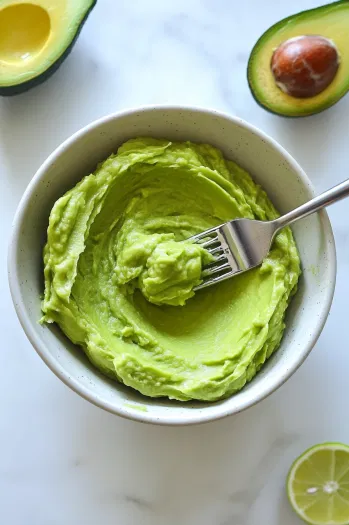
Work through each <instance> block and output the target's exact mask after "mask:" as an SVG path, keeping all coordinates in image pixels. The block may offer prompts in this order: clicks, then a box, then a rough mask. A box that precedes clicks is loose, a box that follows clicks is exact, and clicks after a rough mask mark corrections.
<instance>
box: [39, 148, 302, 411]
mask: <svg viewBox="0 0 349 525" xmlns="http://www.w3.org/2000/svg"><path fill="white" fill-rule="evenodd" d="M277 216H278V214H277V212H276V210H275V208H274V207H273V205H272V204H271V202H270V200H269V199H268V197H267V195H266V194H265V192H264V191H263V190H262V189H261V188H260V187H259V186H257V185H256V184H255V183H254V182H253V180H252V179H251V177H250V175H249V174H248V173H247V172H246V171H244V170H243V169H242V168H240V167H239V166H238V165H237V164H236V163H234V162H233V161H229V160H225V159H224V158H223V156H222V154H221V153H220V152H219V151H218V150H217V149H215V148H213V147H212V146H209V145H205V144H192V143H189V142H185V143H174V142H170V141H168V140H158V139H151V138H138V139H132V140H129V141H128V142H126V143H125V144H123V145H122V146H121V147H120V148H119V150H118V152H117V154H116V155H111V156H110V157H109V158H108V159H107V160H106V161H105V162H103V163H101V164H100V165H99V166H98V167H97V169H96V171H95V172H94V173H93V174H91V175H88V176H87V177H85V178H84V179H83V180H82V181H81V182H79V183H78V184H77V185H76V186H75V187H74V188H73V189H71V190H70V191H68V192H67V193H66V194H65V195H64V196H63V197H61V198H60V199H59V200H58V201H57V202H56V203H55V205H54V207H53V209H52V211H51V215H50V220H49V227H48V232H47V234H48V237H47V244H46V246H45V250H44V265H45V296H44V300H43V303H42V310H43V313H44V316H43V321H45V322H48V323H52V322H56V323H58V325H59V326H60V327H61V329H62V330H63V332H64V333H65V334H66V335H67V336H68V337H69V339H71V341H73V342H74V343H76V344H78V345H80V346H82V348H83V349H84V351H85V352H86V354H87V356H88V358H89V359H90V360H91V362H92V363H93V364H94V365H95V366H96V367H98V368H99V369H100V370H101V371H102V372H103V373H104V374H106V375H108V376H109V377H112V378H114V379H117V380H118V381H121V382H122V383H124V384H126V385H128V386H130V387H132V388H135V389H136V390H138V391H140V392H141V393H142V394H145V395H147V396H153V397H156V396H168V397H169V398H174V399H179V400H189V399H199V400H204V401H214V400H217V399H220V398H224V397H227V396H229V395H231V394H233V393H234V392H237V391H238V390H240V389H241V388H242V387H243V386H244V385H245V383H246V382H247V381H250V380H251V379H252V378H253V376H254V375H255V374H256V373H257V372H258V370H259V369H260V368H261V366H262V365H263V363H264V362H265V361H266V359H268V357H269V356H270V355H271V354H272V353H273V352H274V351H275V350H276V349H277V348H278V346H279V344H280V341H281V338H282V335H283V331H284V327H285V324H284V316H285V312H286V309H287V307H288V304H289V301H290V298H291V296H292V295H293V294H294V292H295V291H296V286H297V281H298V277H299V274H300V263H299V256H298V252H297V248H296V245H295V242H294V239H293V236H292V233H291V230H290V229H289V228H286V229H284V230H283V231H282V232H281V233H279V234H278V236H277V237H276V239H275V241H274V244H273V247H272V249H271V251H270V253H269V255H268V257H267V258H266V259H265V261H264V263H263V265H262V266H261V267H259V268H256V269H254V270H251V271H249V272H246V273H244V274H242V275H239V276H236V277H234V278H233V279H230V280H227V281H225V282H223V283H221V284H219V285H216V286H213V287H210V288H206V289H204V290H202V291H200V292H197V293H196V294H195V296H194V293H193V291H192V290H193V287H195V285H196V284H197V283H198V282H199V281H200V272H201V267H202V265H203V264H206V263H207V262H209V261H210V255H209V254H208V253H207V252H206V251H205V250H203V249H202V248H200V247H198V246H195V245H193V244H191V243H190V242H188V241H186V239H188V237H190V236H191V235H194V234H196V233H198V232H201V231H203V230H205V229H207V228H211V227H213V226H216V225H218V224H221V223H222V222H225V221H228V220H231V219H234V218H237V217H247V218H257V219H260V220H271V219H274V218H276V217H277ZM188 299H189V300H188Z"/></svg>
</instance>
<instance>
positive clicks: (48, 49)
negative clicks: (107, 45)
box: [0, 0, 96, 95]
mask: <svg viewBox="0 0 349 525" xmlns="http://www.w3.org/2000/svg"><path fill="white" fill-rule="evenodd" d="M95 4H96V0H33V1H32V2H31V1H28V0H27V1H24V2H21V1H18V0H0V95H17V94H18V93H23V92H24V91H27V90H28V89H30V88H32V87H34V86H36V85H37V84H41V83H42V82H44V80H46V79H47V78H48V77H49V76H50V75H52V73H54V72H55V71H56V70H57V69H58V67H59V66H60V64H61V63H62V62H63V60H64V59H65V58H66V56H67V55H68V54H69V52H70V51H71V49H72V47H73V45H74V43H75V41H76V39H77V37H78V35H79V33H80V31H81V28H82V26H83V24H84V22H85V20H86V18H87V16H88V14H89V13H90V11H91V9H92V8H93V7H94V5H95Z"/></svg>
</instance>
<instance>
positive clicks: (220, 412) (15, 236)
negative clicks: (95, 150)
mask: <svg viewBox="0 0 349 525" xmlns="http://www.w3.org/2000/svg"><path fill="white" fill-rule="evenodd" d="M154 110H155V111H161V112H166V111H168V112H170V111H182V112H192V113H195V112H197V113H205V114H206V115H209V116H215V117H218V118H221V119H225V120H227V121H230V122H233V123H235V124H238V125H239V126H241V127H243V128H245V129H247V130H248V131H250V132H251V133H254V134H255V135H257V136H258V137H259V138H261V139H262V140H264V141H265V142H266V143H268V144H269V145H270V146H272V148H273V149H275V150H277V151H278V152H279V153H280V154H281V155H282V156H283V157H284V158H285V159H286V160H287V162H288V164H289V165H290V166H291V168H292V169H293V170H294V172H296V173H297V175H298V177H299V178H300V179H301V182H302V184H303V185H304V186H306V187H307V188H308V190H309V192H310V193H311V194H312V195H313V196H315V191H314V187H313V185H312V183H311V181H310V179H309V178H308V177H307V175H306V173H305V172H304V170H303V169H302V168H301V166H300V165H299V164H298V162H297V161H296V160H295V159H294V158H293V157H292V155H291V154H290V153H288V152H287V151H286V149H285V148H284V147H283V146H281V145H280V144H279V143H278V142H277V141H276V140H275V139H273V138H272V137H270V136H269V135H268V134H267V133H265V132H264V131H262V130H260V129H259V128H258V127H256V126H254V125H253V124H250V123H248V122H246V121H245V120H243V119H241V118H239V117H237V116H231V115H229V114H227V113H224V112H222V111H219V110H215V109H209V108H202V107H199V106H190V105H179V104H148V105H142V106H139V107H131V108H127V109H124V110H121V111H117V112H113V113H110V114H108V115H105V116H104V117H101V118H99V119H97V120H94V121H93V122H91V123H89V124H87V125H86V126H84V127H82V128H80V129H79V130H78V131H76V132H75V133H73V134H72V135H71V136H69V137H68V138H67V139H65V140H64V141H63V142H62V143H61V144H60V145H59V146H58V147H57V148H56V149H55V150H54V151H53V152H52V153H51V154H50V155H49V156H48V157H47V159H46V160H45V161H44V162H43V163H42V164H41V166H40V167H39V168H38V170H37V171H36V173H35V175H34V176H33V178H32V179H31V181H30V182H29V184H28V186H27V187H26V189H25V191H24V193H23V195H22V197H21V199H20V202H19V204H18V206H17V209H16V213H15V215H14V218H13V222H12V227H11V234H10V242H9V247H8V257H7V272H8V280H9V287H10V292H11V297H12V301H13V304H14V307H15V311H16V314H17V317H18V319H19V321H20V324H21V325H22V328H23V330H24V332H25V334H26V336H27V338H28V339H29V341H30V343H31V345H32V346H33V348H34V349H35V350H36V352H37V353H38V354H39V356H40V357H41V359H42V360H43V361H44V362H45V363H46V365H47V366H48V367H49V368H50V369H51V371H52V372H53V373H54V374H55V375H56V376H57V377H58V378H59V379H61V380H62V381H63V382H64V383H65V384H66V385H67V386H68V387H69V388H71V389H72V390H73V391H75V392H76V393H77V394H79V395H80V396H81V397H83V398H84V399H86V400H87V401H90V402H91V403H92V404H94V405H95V406H98V407H100V408H102V409H104V410H106V411H108V412H110V413H112V414H116V415H119V416H121V417H123V418H126V419H130V420H133V421H139V422H143V423H153V424H161V425H169V426H184V425H193V424H201V423H207V422H210V421H215V420H219V419H222V418H224V417H227V416H230V415H233V414H236V413H239V412H241V411H243V410H245V409H247V408H249V407H251V406H254V405H256V404H257V403H259V402H260V401H262V400H263V399H265V398H266V397H268V396H269V395H270V394H272V393H273V392H275V391H276V390H277V389H278V388H279V387H280V386H282V385H283V384H284V383H285V382H286V381H287V379H289V378H290V377H291V376H292V375H293V374H294V372H295V371H296V370H297V369H298V368H299V367H300V365H301V364H302V363H303V362H304V360H305V359H306V357H307V356H308V354H309V353H310V352H311V350H312V348H313V347H314V345H315V343H316V342H317V340H318V338H319V336H320V334H321V332H322V329H323V327H324V325H325V323H326V320H327V317H328V314H329V312H330V308H331V304H332V300H333V295H334V290H335V283H336V272H337V257H336V247H335V240H334V236H333V231H332V227H331V223H330V220H329V217H328V214H327V212H326V211H325V210H321V211H320V212H319V214H320V216H321V219H322V221H321V225H322V230H323V232H324V236H325V239H326V240H327V243H326V244H327V254H328V271H329V276H330V278H329V282H328V284H327V286H326V292H325V297H324V300H323V308H322V312H321V315H319V316H318V317H317V321H316V324H315V329H314V332H313V334H312V337H311V338H310V339H309V340H308V341H307V343H306V344H305V345H304V349H303V351H302V353H301V354H300V355H299V357H298V359H296V360H295V361H294V362H293V363H292V366H290V367H289V368H288V369H287V371H286V373H284V374H283V375H280V376H277V378H276V379H275V378H274V379H273V380H271V381H270V382H269V383H268V384H267V385H266V386H265V387H264V389H263V391H261V393H260V394H259V395H258V396H255V397H254V398H253V399H247V400H243V401H242V403H241V405H240V406H238V407H230V408H227V407H225V406H224V403H223V404H222V405H216V406H217V410H216V411H215V412H213V413H212V412H209V413H208V414H205V413H202V410H201V409H200V408H198V409H197V410H194V409H193V414H192V415H191V416H190V417H188V416H186V417H182V416H176V417H173V416H171V417H161V418H159V416H157V415H156V414H155V413H152V412H141V411H138V410H132V411H131V412H130V411H129V409H128V408H127V406H125V403H123V404H120V405H119V406H116V405H115V404H113V403H111V402H109V401H106V400H104V399H102V398H101V397H100V396H99V395H98V394H95V393H94V392H93V390H92V389H89V388H88V387H86V386H84V385H82V384H81V383H79V382H78V381H77V380H76V379H75V378H74V377H71V376H70V375H69V374H68V373H67V372H66V371H65V369H64V368H63V367H62V366H61V364H60V363H59V362H58V361H57V360H56V359H55V358H54V357H52V356H51V354H50V353H49V352H48V350H47V347H46V345H44V344H43V343H42V342H41V341H40V338H39V336H38V335H37V333H36V330H35V327H34V326H33V324H32V322H31V321H30V319H29V316H28V314H27V311H26V308H25V307H24V303H22V301H21V286H20V278H19V275H18V265H17V245H18V240H19V236H20V229H21V224H22V221H23V217H24V215H25V212H26V210H27V208H28V206H29V205H30V201H31V198H32V196H33V194H34V193H35V191H36V188H37V186H38V184H39V183H40V180H41V177H42V176H43V175H44V174H45V172H46V170H47V168H48V167H49V166H50V165H51V164H52V163H53V162H55V160H56V159H57V158H59V156H60V155H61V154H62V153H63V152H64V151H65V150H66V149H67V148H68V147H70V146H71V145H72V144H73V143H74V142H75V141H77V140H78V139H79V138H81V137H82V136H84V135H86V134H88V133H89V132H90V131H91V130H92V129H94V128H98V127H99V126H101V125H103V124H105V123H106V122H110V121H113V120H118V119H119V118H120V117H127V116H129V115H133V114H137V113H142V112H146V111H148V112H152V111H154ZM194 412H195V414H194Z"/></svg>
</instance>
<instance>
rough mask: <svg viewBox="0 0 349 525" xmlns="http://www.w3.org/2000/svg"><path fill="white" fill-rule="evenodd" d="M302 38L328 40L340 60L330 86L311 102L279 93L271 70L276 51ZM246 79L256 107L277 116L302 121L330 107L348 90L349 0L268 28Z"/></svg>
mask: <svg viewBox="0 0 349 525" xmlns="http://www.w3.org/2000/svg"><path fill="white" fill-rule="evenodd" d="M302 35H320V36H323V37H325V38H328V39H329V40H331V41H332V42H333V43H334V44H335V46H336V48H337V51H338V54H339V59H340V65H339V69H338V72H337V74H336V76H335V78H334V80H333V81H332V83H331V84H330V85H329V86H328V87H327V88H326V89H325V90H324V91H322V92H321V93H319V94H318V95H316V96H314V97H310V98H296V97H292V96H290V95H288V94H286V93H284V92H283V91H281V89H280V88H279V87H278V86H277V85H276V83H275V80H274V77H273V74H272V72H271V67H270V65H271V59H272V56H273V53H274V51H275V49H277V48H278V47H279V45H280V44H282V43H283V42H285V41H286V40H288V39H290V38H292V37H297V36H302ZM247 79H248V84H249V87H250V89H251V92H252V95H253V96H254V98H255V100H256V101H257V103H258V104H259V105H260V106H262V107H263V108H265V109H267V110H268V111H271V112H272V113H276V114H278V115H282V116H285V117H304V116H307V115H313V114H315V113H319V112H320V111H323V110H325V109H327V108H329V107H330V106H333V104H335V103H336V102H338V100H340V99H341V98H342V97H343V96H344V95H345V94H346V93H347V91H348V90H349V0H340V1H339V2H334V3H332V4H327V5H324V6H321V7H317V8H315V9H310V10H308V11H303V12H301V13H298V14H296V15H292V16H289V17H288V18H285V19H284V20H281V21H280V22H278V23H277V24H275V25H273V26H272V27H270V29H268V30H267V31H266V32H265V33H264V34H263V35H262V36H261V37H260V38H259V40H258V41H257V43H256V44H255V46H254V48H253V49H252V52H251V55H250V58H249V62H248V68H247Z"/></svg>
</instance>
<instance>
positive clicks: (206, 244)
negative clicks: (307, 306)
mask: <svg viewBox="0 0 349 525" xmlns="http://www.w3.org/2000/svg"><path fill="white" fill-rule="evenodd" d="M217 243H219V239H218V237H213V238H212V239H209V240H208V241H205V242H200V243H199V244H200V246H201V248H205V250H207V251H210V250H209V248H210V247H213V246H214V245H215V244H217Z"/></svg>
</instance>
